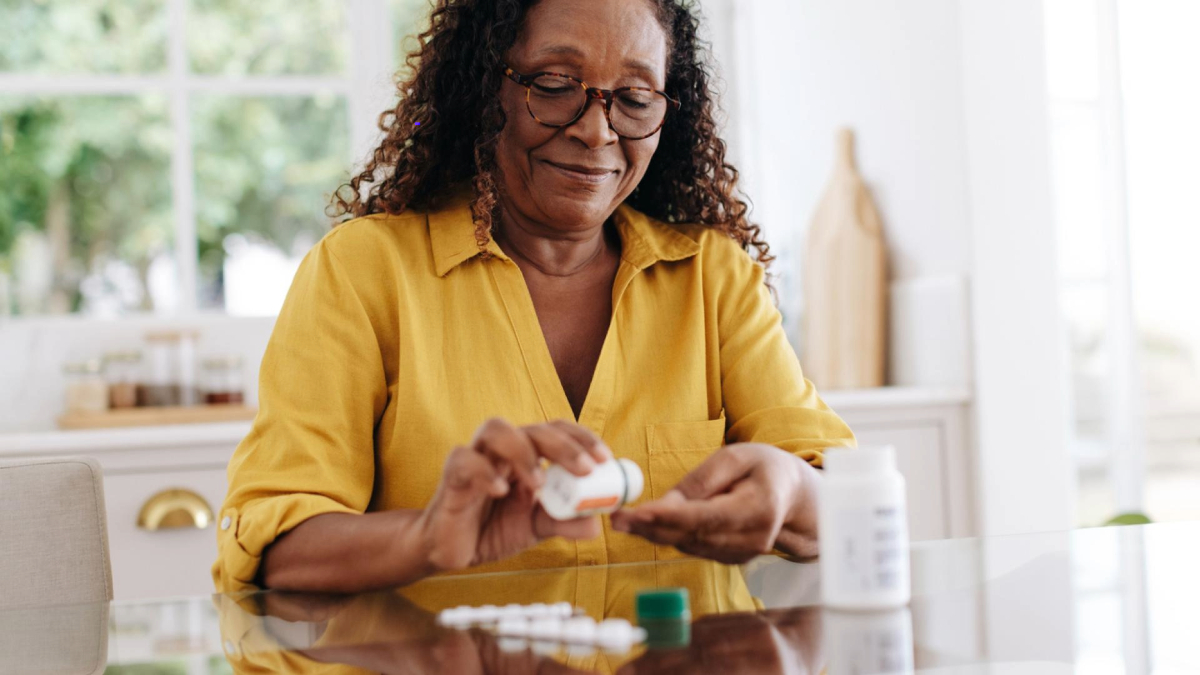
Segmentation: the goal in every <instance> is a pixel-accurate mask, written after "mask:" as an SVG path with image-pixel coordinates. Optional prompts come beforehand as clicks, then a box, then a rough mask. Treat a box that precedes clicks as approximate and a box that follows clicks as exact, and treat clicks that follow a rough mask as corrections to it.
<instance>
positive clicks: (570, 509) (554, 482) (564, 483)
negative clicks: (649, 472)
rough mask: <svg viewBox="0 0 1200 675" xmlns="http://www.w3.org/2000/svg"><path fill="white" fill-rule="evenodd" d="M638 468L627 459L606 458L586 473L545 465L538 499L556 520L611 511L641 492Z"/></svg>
mask: <svg viewBox="0 0 1200 675" xmlns="http://www.w3.org/2000/svg"><path fill="white" fill-rule="evenodd" d="M643 482H644V481H643V478H642V469H641V467H639V466H638V465H637V462H634V461H633V460H630V459H624V458H621V459H610V460H608V461H606V462H602V463H600V464H597V465H596V468H594V469H592V472H591V473H589V474H588V475H586V476H576V475H575V474H573V473H571V472H569V471H567V470H566V469H564V468H562V467H561V466H558V465H553V466H551V467H550V468H549V469H546V482H545V483H544V484H543V485H542V489H541V491H540V492H539V494H538V500H539V501H541V503H542V508H544V509H546V513H548V514H550V517H551V518H554V519H556V520H570V519H572V518H582V517H583V516H591V515H596V514H599V513H612V512H613V511H616V510H617V509H619V508H621V507H622V506H624V505H626V504H628V503H630V502H632V501H634V500H636V499H637V498H638V497H640V496H641V495H642V487H643Z"/></svg>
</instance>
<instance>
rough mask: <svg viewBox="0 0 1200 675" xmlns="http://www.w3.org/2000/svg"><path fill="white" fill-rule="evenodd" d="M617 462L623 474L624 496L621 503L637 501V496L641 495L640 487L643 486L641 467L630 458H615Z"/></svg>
mask: <svg viewBox="0 0 1200 675" xmlns="http://www.w3.org/2000/svg"><path fill="white" fill-rule="evenodd" d="M617 464H618V465H619V466H620V467H621V471H622V472H623V473H624V474H625V498H624V499H623V500H621V503H622V504H629V503H631V502H634V501H637V498H638V497H641V496H642V489H643V488H644V487H645V479H644V478H643V476H642V467H640V466H638V465H637V462H635V461H633V460H632V459H625V458H623V457H622V458H621V459H618V460H617Z"/></svg>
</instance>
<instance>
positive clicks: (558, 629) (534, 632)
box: [529, 616, 563, 640]
mask: <svg viewBox="0 0 1200 675" xmlns="http://www.w3.org/2000/svg"><path fill="white" fill-rule="evenodd" d="M562 628H563V622H562V620H560V619H556V618H554V617H552V616H543V617H538V618H536V619H533V620H532V621H530V622H529V636H530V637H533V638H537V639H540V640H558V639H560V638H561V636H562Z"/></svg>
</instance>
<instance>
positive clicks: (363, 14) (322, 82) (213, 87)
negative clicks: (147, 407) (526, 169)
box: [0, 0, 398, 318]
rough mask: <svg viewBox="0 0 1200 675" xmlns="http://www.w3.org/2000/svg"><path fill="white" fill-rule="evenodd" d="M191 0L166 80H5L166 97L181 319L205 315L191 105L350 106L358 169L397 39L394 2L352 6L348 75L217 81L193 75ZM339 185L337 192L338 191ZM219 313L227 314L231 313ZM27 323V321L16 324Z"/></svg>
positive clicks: (170, 0) (170, 44) (4, 83)
mask: <svg viewBox="0 0 1200 675" xmlns="http://www.w3.org/2000/svg"><path fill="white" fill-rule="evenodd" d="M187 6H188V0H166V11H167V36H166V40H167V68H166V72H165V73H163V74H161V75H88V74H82V75H62V76H59V75H43V74H36V75H30V74H19V73H0V92H3V93H4V94H6V95H31V96H137V95H143V94H160V95H164V96H166V97H167V100H168V103H169V110H170V126H171V132H172V143H173V146H172V148H171V172H170V180H171V199H172V203H171V208H172V218H173V223H174V234H175V264H176V269H177V274H176V286H177V291H178V293H179V304H178V306H177V308H176V310H175V314H176V315H178V316H184V317H188V316H193V315H196V314H204V313H205V312H201V311H200V310H199V308H198V305H197V300H198V298H197V297H196V293H197V287H198V283H197V278H198V274H199V271H198V264H199V261H198V257H197V256H198V251H197V243H196V182H195V165H194V162H193V145H192V130H191V117H190V109H191V98H192V97H193V96H194V95H196V94H217V95H224V96H271V95H277V96H317V95H328V94H333V95H337V96H342V97H344V98H345V99H346V103H347V107H348V119H349V122H350V129H349V131H350V148H351V150H352V155H351V156H350V157H346V158H345V159H346V161H347V163H348V164H349V163H352V162H355V161H356V160H357V159H358V158H360V157H364V156H366V154H367V153H368V152H369V151H370V150H371V148H372V147H373V146H374V144H375V142H376V141H377V139H378V129H377V122H376V120H377V118H378V115H379V113H381V112H383V110H384V109H385V108H387V107H388V106H389V105H390V101H391V100H392V97H393V85H392V83H391V75H392V73H393V72H394V70H395V54H396V43H397V40H398V37H397V36H395V35H394V31H393V30H392V27H391V13H390V11H389V8H388V5H387V0H346V9H345V11H346V21H347V39H348V40H349V44H348V45H347V47H348V50H349V59H348V63H347V66H346V69H345V72H343V73H341V74H338V75H330V76H291V75H272V76H254V75H251V76H241V77H227V76H212V75H199V74H195V73H191V72H189V64H188V55H187V21H188V19H187ZM333 187H334V186H331V187H330V189H331V190H332V189H333ZM216 313H218V314H224V310H218V311H217V312H216ZM17 318H24V317H17Z"/></svg>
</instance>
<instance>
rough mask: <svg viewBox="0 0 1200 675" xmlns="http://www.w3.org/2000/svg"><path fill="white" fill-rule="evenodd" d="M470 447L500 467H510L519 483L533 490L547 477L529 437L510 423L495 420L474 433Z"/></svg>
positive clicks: (496, 418)
mask: <svg viewBox="0 0 1200 675" xmlns="http://www.w3.org/2000/svg"><path fill="white" fill-rule="evenodd" d="M471 447H472V448H473V449H474V450H475V451H476V452H478V453H482V454H483V455H486V456H488V457H489V458H491V459H492V460H493V461H494V462H496V463H498V464H499V465H501V466H505V465H507V466H510V467H512V469H513V471H514V472H515V473H516V474H517V479H518V480H520V481H521V482H522V483H524V484H525V485H528V486H529V488H530V489H531V490H536V489H538V488H539V487H541V486H542V481H543V480H544V477H543V476H542V473H543V472H542V468H541V465H540V463H539V461H538V453H537V450H536V449H535V448H534V445H533V443H532V442H531V441H530V439H529V437H528V436H527V435H526V434H525V433H524V432H522V431H521V430H520V429H517V428H516V427H514V426H513V425H511V424H509V423H508V422H506V421H504V420H502V419H500V418H498V417H493V418H492V419H489V420H487V421H486V422H484V423H483V424H481V425H479V429H477V430H476V431H475V437H474V438H472V439H471Z"/></svg>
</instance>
